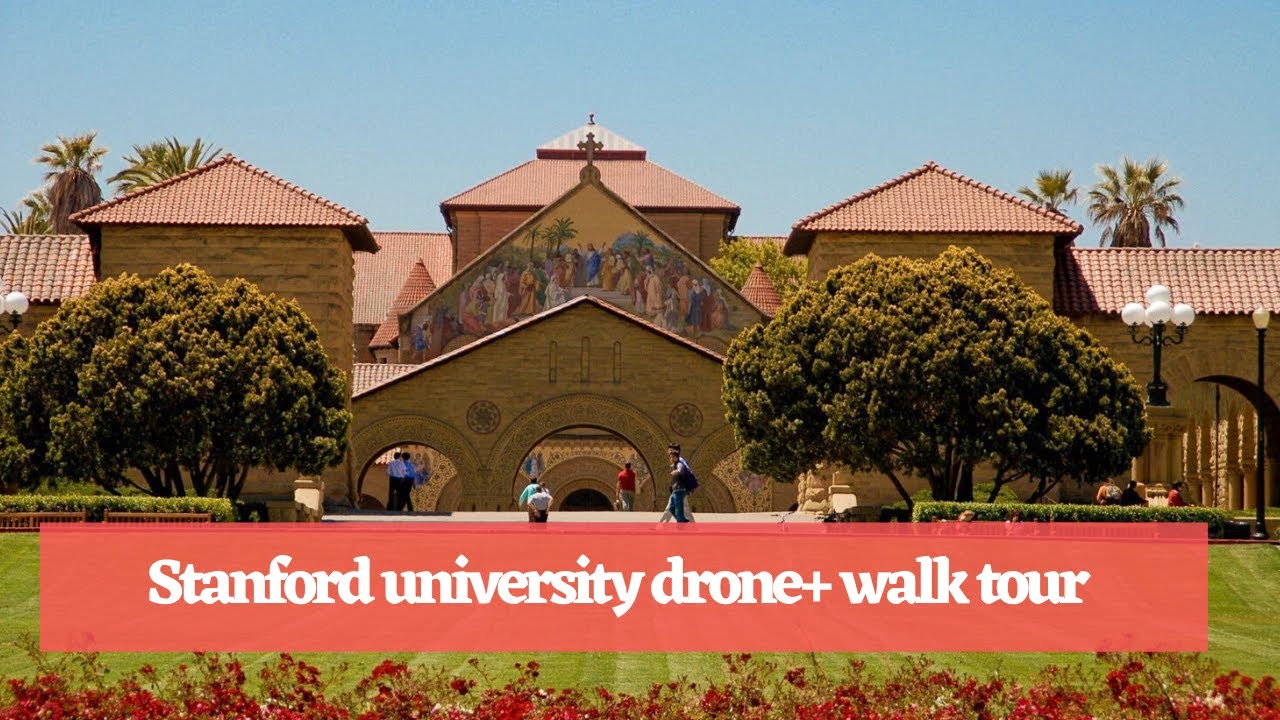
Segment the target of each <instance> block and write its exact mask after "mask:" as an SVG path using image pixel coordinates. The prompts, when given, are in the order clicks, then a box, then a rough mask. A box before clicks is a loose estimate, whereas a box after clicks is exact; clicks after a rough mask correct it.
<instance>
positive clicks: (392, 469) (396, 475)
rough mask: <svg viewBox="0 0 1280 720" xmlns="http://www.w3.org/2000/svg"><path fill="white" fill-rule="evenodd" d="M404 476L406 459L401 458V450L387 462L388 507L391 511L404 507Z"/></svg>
mask: <svg viewBox="0 0 1280 720" xmlns="http://www.w3.org/2000/svg"><path fill="white" fill-rule="evenodd" d="M403 477H404V460H402V459H401V455H400V453H399V452H397V453H395V455H394V456H392V459H391V462H390V463H388V464H387V509H388V510H390V511H391V512H398V511H399V510H400V509H401V508H402V507H404V506H403V505H402V504H401V503H402V502H403V501H402V500H401V496H400V492H401V478H403Z"/></svg>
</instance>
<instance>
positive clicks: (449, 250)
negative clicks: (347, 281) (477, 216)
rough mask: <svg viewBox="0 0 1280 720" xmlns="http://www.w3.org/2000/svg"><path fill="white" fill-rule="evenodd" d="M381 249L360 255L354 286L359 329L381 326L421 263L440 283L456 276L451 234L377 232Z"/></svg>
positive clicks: (356, 317) (357, 256)
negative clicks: (412, 272)
mask: <svg viewBox="0 0 1280 720" xmlns="http://www.w3.org/2000/svg"><path fill="white" fill-rule="evenodd" d="M373 238H374V239H375V240H377V242H378V246H379V247H380V248H381V249H380V250H378V252H376V253H367V252H357V253H354V255H355V261H356V266H355V271H356V277H355V282H354V283H353V290H352V294H353V298H352V299H353V300H354V311H353V313H352V315H353V319H354V321H355V323H356V324H357V325H377V324H379V323H381V322H382V321H383V320H384V319H385V318H386V317H387V309H388V308H390V307H391V301H392V300H393V299H394V298H395V296H396V293H397V292H398V291H399V290H400V287H401V286H402V285H404V279H405V276H407V275H408V274H409V270H410V269H411V268H413V264H414V263H416V262H417V261H419V260H421V261H422V262H423V264H425V265H426V266H427V272H429V273H431V279H432V280H433V281H435V282H437V283H442V282H444V281H445V280H448V279H449V277H450V276H452V275H453V244H452V243H451V242H450V240H449V235H448V233H435V232H379V231H377V230H375V231H374V232H373Z"/></svg>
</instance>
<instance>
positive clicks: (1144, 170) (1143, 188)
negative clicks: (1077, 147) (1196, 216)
mask: <svg viewBox="0 0 1280 720" xmlns="http://www.w3.org/2000/svg"><path fill="white" fill-rule="evenodd" d="M1168 171H1169V165H1168V163H1166V162H1165V161H1163V160H1161V159H1159V158H1151V159H1150V160H1148V161H1147V162H1145V163H1140V162H1134V161H1133V160H1130V159H1129V158H1127V157H1126V158H1123V159H1122V160H1121V164H1120V168H1119V169H1118V170H1117V169H1116V168H1114V167H1112V166H1110V165H1099V166H1098V175H1099V176H1100V177H1101V178H1102V179H1101V180H1099V181H1098V184H1096V185H1094V186H1093V189H1092V190H1090V191H1089V217H1090V218H1092V219H1093V221H1094V222H1095V223H1098V224H1100V225H1103V226H1104V227H1103V229H1102V242H1101V244H1102V245H1106V244H1107V242H1108V241H1110V243H1111V247H1151V231H1152V230H1153V229H1154V230H1155V235H1156V239H1157V240H1159V241H1160V247H1165V245H1166V243H1165V235H1164V231H1165V228H1173V231H1174V232H1181V229H1180V228H1179V227H1178V219H1177V218H1175V217H1174V216H1173V213H1174V211H1175V210H1178V209H1180V208H1182V207H1183V206H1184V205H1185V204H1186V203H1184V202H1183V200H1182V196H1181V195H1179V194H1178V193H1177V188H1178V186H1179V185H1181V184H1182V180H1181V179H1180V178H1176V177H1169V176H1168V175H1167V173H1168Z"/></svg>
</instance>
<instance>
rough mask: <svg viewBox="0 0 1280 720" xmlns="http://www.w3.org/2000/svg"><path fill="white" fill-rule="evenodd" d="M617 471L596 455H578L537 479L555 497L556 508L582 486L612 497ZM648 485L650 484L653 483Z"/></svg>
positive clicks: (554, 508) (554, 505)
mask: <svg viewBox="0 0 1280 720" xmlns="http://www.w3.org/2000/svg"><path fill="white" fill-rule="evenodd" d="M617 473H618V468H617V467H616V466H615V465H614V464H613V463H611V462H609V461H607V460H604V459H602V458H597V457H579V458H574V459H572V460H566V461H565V462H562V463H560V464H558V465H556V466H555V467H553V468H551V469H550V470H547V472H546V473H545V474H543V476H542V477H541V478H539V479H540V480H541V481H542V484H543V485H546V486H547V489H548V490H550V491H551V494H552V495H553V496H554V497H555V503H554V504H553V505H552V509H553V510H558V509H560V504H561V503H563V502H564V499H565V497H567V496H568V495H569V493H571V492H573V491H574V490H580V489H582V488H591V489H592V490H599V491H600V492H602V493H604V496H605V497H607V498H612V497H613V496H614V494H615V493H614V490H615V489H616V484H615V481H614V479H613V478H615V477H616V476H617ZM649 485H650V486H652V485H653V483H650V484H649Z"/></svg>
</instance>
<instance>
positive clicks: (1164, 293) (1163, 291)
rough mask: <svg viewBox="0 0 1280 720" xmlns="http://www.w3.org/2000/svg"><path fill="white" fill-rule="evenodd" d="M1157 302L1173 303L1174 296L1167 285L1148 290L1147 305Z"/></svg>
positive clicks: (1154, 286)
mask: <svg viewBox="0 0 1280 720" xmlns="http://www.w3.org/2000/svg"><path fill="white" fill-rule="evenodd" d="M1157 302H1165V303H1168V302H1173V294H1172V293H1170V292H1169V287H1168V286H1167V285H1152V286H1151V287H1149V288H1147V304H1148V305H1150V304H1152V303H1157Z"/></svg>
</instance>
